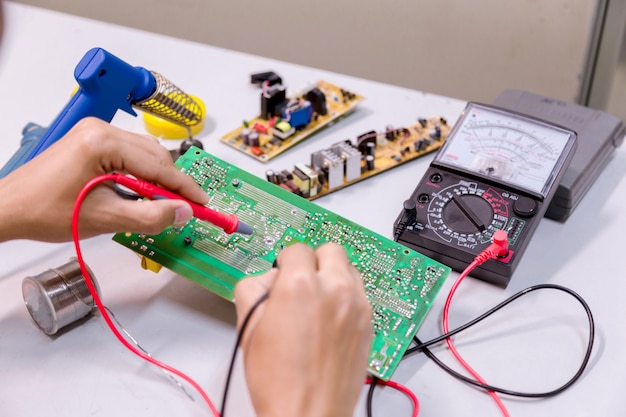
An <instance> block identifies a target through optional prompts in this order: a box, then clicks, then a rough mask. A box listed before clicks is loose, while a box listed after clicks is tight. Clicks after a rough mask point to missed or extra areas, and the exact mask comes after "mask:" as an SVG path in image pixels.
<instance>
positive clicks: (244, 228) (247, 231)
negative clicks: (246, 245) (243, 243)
mask: <svg viewBox="0 0 626 417" xmlns="http://www.w3.org/2000/svg"><path fill="white" fill-rule="evenodd" d="M235 233H240V234H242V235H251V234H252V233H254V229H252V227H251V226H250V225H248V224H246V223H244V222H242V221H241V220H240V221H239V224H237V229H236V230H235Z"/></svg>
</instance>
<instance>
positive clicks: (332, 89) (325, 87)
mask: <svg viewBox="0 0 626 417" xmlns="http://www.w3.org/2000/svg"><path fill="white" fill-rule="evenodd" d="M312 92H314V93H315V94H312ZM313 100H315V102H314V104H313V105H311V101H313ZM261 101H262V102H263V94H262V95H261ZM361 101H363V96H361V95H359V94H356V93H353V92H351V91H348V90H346V89H344V88H341V87H339V86H337V85H335V84H333V83H331V82H328V81H325V80H320V81H318V82H317V83H315V85H313V86H312V87H311V88H308V89H305V90H303V91H301V92H299V93H297V94H294V95H293V96H291V97H289V98H286V99H285V100H284V101H283V103H290V106H291V108H292V109H294V108H296V109H298V111H291V113H290V112H289V111H286V112H285V117H280V116H279V117H273V116H272V117H270V116H268V115H267V114H265V115H264V114H263V110H262V112H261V114H260V115H259V116H256V117H253V118H252V119H248V120H245V121H244V123H243V124H242V125H241V126H239V127H237V128H236V129H234V130H232V131H231V132H229V133H226V134H225V135H224V136H222V138H221V139H220V140H221V142H222V143H224V144H226V145H228V146H230V147H232V148H234V149H237V150H238V151H240V152H243V153H245V154H246V155H248V156H251V157H253V158H255V159H256V160H258V161H261V162H267V161H269V160H270V159H272V158H274V157H276V156H278V155H280V154H281V153H283V152H285V151H286V150H288V149H290V148H291V147H293V146H294V145H296V144H298V143H300V142H302V141H303V140H305V139H307V138H308V137H310V136H311V135H313V134H314V133H316V132H318V131H319V130H321V129H322V128H324V127H326V126H328V125H330V124H331V123H333V122H335V121H337V120H338V119H340V118H341V117H343V116H346V115H347V114H349V113H350V112H352V111H353V110H354V109H355V108H356V106H357V105H358V104H359V103H360V102H361ZM265 107H267V106H263V105H262V106H261V108H262V109H263V108H265ZM274 107H276V108H278V106H273V107H272V112H278V110H277V109H275V108H274ZM307 110H309V111H308V112H307ZM298 113H307V115H306V116H305V120H304V121H302V120H300V121H297V122H296V117H295V115H297V114H298ZM288 114H292V115H294V117H293V118H292V119H291V120H290V118H289V116H287V115H288ZM292 124H293V125H294V126H292ZM252 136H254V138H252Z"/></svg>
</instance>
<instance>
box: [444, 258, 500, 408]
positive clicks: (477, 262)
mask: <svg viewBox="0 0 626 417" xmlns="http://www.w3.org/2000/svg"><path fill="white" fill-rule="evenodd" d="M479 257H480V255H479ZM477 258H478V257H477ZM481 258H483V257H481ZM483 259H484V260H487V259H490V258H486V257H485V258H483ZM483 259H480V260H474V261H473V262H472V263H470V264H469V265H468V266H467V267H466V268H465V270H463V272H461V274H460V275H459V277H458V278H457V279H456V281H455V282H454V285H452V288H451V289H450V292H449V293H448V298H447V299H446V304H445V305H444V308H443V332H444V334H445V333H448V332H449V331H450V330H449V326H448V313H449V310H450V303H451V302H452V297H453V296H454V293H455V292H456V290H457V288H458V287H459V285H460V284H461V282H462V281H463V280H464V279H465V277H467V276H468V275H469V274H470V272H472V270H473V269H474V268H476V267H477V266H478V265H480V264H481V263H483V262H484V260H483ZM481 261H482V262H481ZM446 343H447V344H448V348H449V349H450V352H451V353H452V355H453V356H454V357H455V358H456V360H457V361H458V362H459V363H460V364H461V365H462V366H463V367H464V368H465V369H466V370H467V371H468V372H469V373H470V374H471V375H472V376H473V377H474V378H475V379H476V380H477V381H478V382H480V383H481V384H485V385H486V384H487V382H486V381H485V380H484V379H483V377H481V376H480V375H479V374H478V372H476V371H475V370H474V369H473V368H472V367H471V366H470V365H469V364H468V363H467V362H466V361H465V359H463V357H462V356H461V354H460V353H459V352H458V350H457V349H456V347H455V346H454V343H453V342H452V339H451V338H447V339H446ZM487 393H488V394H489V396H490V397H491V398H492V399H493V400H494V401H495V402H496V405H497V406H498V408H499V409H500V411H501V412H502V415H503V416H505V417H510V414H509V412H508V410H507V409H506V407H505V405H504V403H503V402H502V399H501V398H500V397H499V396H498V394H497V393H495V392H494V391H487Z"/></svg>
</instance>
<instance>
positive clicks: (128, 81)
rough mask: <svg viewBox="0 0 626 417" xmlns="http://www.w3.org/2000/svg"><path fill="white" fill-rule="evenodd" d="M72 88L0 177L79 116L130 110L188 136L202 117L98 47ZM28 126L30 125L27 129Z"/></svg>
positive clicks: (216, 218) (148, 75)
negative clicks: (169, 124)
mask: <svg viewBox="0 0 626 417" xmlns="http://www.w3.org/2000/svg"><path fill="white" fill-rule="evenodd" d="M74 78H76V81H77V83H78V90H77V91H76V93H75V94H74V95H73V96H72V98H71V99H70V101H69V102H68V103H67V104H66V106H65V107H64V108H63V110H62V111H61V113H59V115H58V116H57V117H56V118H55V119H54V121H53V122H52V124H51V125H50V127H48V128H47V129H45V128H42V127H41V126H38V125H34V124H30V125H29V126H30V127H28V129H26V128H25V130H24V132H23V133H24V138H23V139H22V141H21V144H20V148H19V149H18V151H17V152H16V153H15V154H14V155H13V157H12V158H11V159H10V160H9V162H8V163H7V164H6V165H5V166H4V167H3V168H2V170H0V178H3V177H5V176H6V175H8V174H9V173H11V172H12V171H13V170H15V169H17V168H18V167H20V166H21V165H23V164H25V163H27V162H28V161H30V160H31V159H33V158H35V157H36V156H37V155H39V154H40V153H42V152H43V151H45V150H46V149H47V148H48V147H50V146H51V145H52V144H53V143H55V142H56V141H57V140H59V139H61V138H62V137H63V136H64V135H65V134H66V133H67V132H68V131H69V130H70V129H71V128H72V127H73V126H74V125H75V124H76V123H78V122H79V121H80V120H81V119H83V118H85V117H97V118H99V119H101V120H104V121H106V122H110V121H111V120H112V119H113V117H114V116H115V114H116V113H117V111H118V110H123V111H125V112H126V113H129V114H131V115H133V116H137V113H135V111H134V110H133V107H135V108H138V109H140V110H142V111H144V112H147V113H150V114H153V115H155V116H157V117H159V118H161V119H164V120H166V121H169V122H172V123H175V124H177V125H180V126H183V127H185V128H186V129H187V131H188V132H189V137H191V128H192V127H193V126H196V125H198V124H200V123H201V122H202V121H203V119H204V111H203V108H202V106H201V105H200V104H199V103H198V102H196V101H195V100H194V99H193V98H192V97H190V96H189V95H188V94H185V93H184V92H183V91H182V90H180V89H179V88H178V87H177V86H175V85H174V84H173V83H171V82H170V81H169V80H168V79H167V78H165V77H163V76H162V75H160V74H159V73H157V72H154V71H148V70H147V69H145V68H142V67H134V66H132V65H129V64H127V63H126V62H124V61H122V60H121V59H119V58H118V57H116V56H114V55H113V54H111V53H109V52H107V51H106V50H104V49H102V48H93V49H90V50H89V51H87V53H86V54H85V55H84V56H83V58H82V59H81V60H80V62H79V63H78V65H76V68H75V69H74ZM31 125H32V126H31ZM116 179H117V180H116V182H118V183H119V184H121V185H124V186H126V187H127V188H130V189H131V190H133V191H135V192H137V193H138V194H139V195H141V196H143V197H147V198H151V199H159V198H169V199H183V200H185V201H187V202H188V203H189V204H190V205H191V207H192V209H193V212H194V216H195V217H196V218H200V219H202V220H206V221H209V222H211V223H213V224H215V225H216V226H219V227H221V228H222V229H224V231H225V232H226V233H233V232H238V233H243V234H252V228H251V227H250V226H248V225H247V224H245V223H243V222H239V219H238V218H237V216H236V215H234V214H232V215H227V214H223V213H219V212H217V211H215V210H211V209H209V208H208V207H204V206H201V205H199V204H195V203H193V202H191V201H188V200H186V199H184V198H183V197H181V196H179V195H177V194H175V193H172V192H170V191H168V190H165V189H162V188H160V187H157V186H155V185H153V184H150V183H148V182H145V181H141V180H135V179H132V178H130V177H126V176H124V175H121V174H120V175H118V176H117V177H116Z"/></svg>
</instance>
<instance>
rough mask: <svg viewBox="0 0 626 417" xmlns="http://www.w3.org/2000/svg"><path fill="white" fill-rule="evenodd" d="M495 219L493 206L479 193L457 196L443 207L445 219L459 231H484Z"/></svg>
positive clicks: (447, 223)
mask: <svg viewBox="0 0 626 417" xmlns="http://www.w3.org/2000/svg"><path fill="white" fill-rule="evenodd" d="M492 220H493V208H492V207H491V205H490V204H489V202H488V201H486V200H485V199H484V198H482V197H480V196H477V195H462V196H455V197H454V198H452V200H450V201H449V202H448V203H447V204H446V205H445V207H444V209H443V221H444V222H445V224H446V225H448V227H450V229H452V230H453V231H455V232H459V233H476V232H483V231H484V230H485V229H487V226H489V225H490V224H491V221H492Z"/></svg>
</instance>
